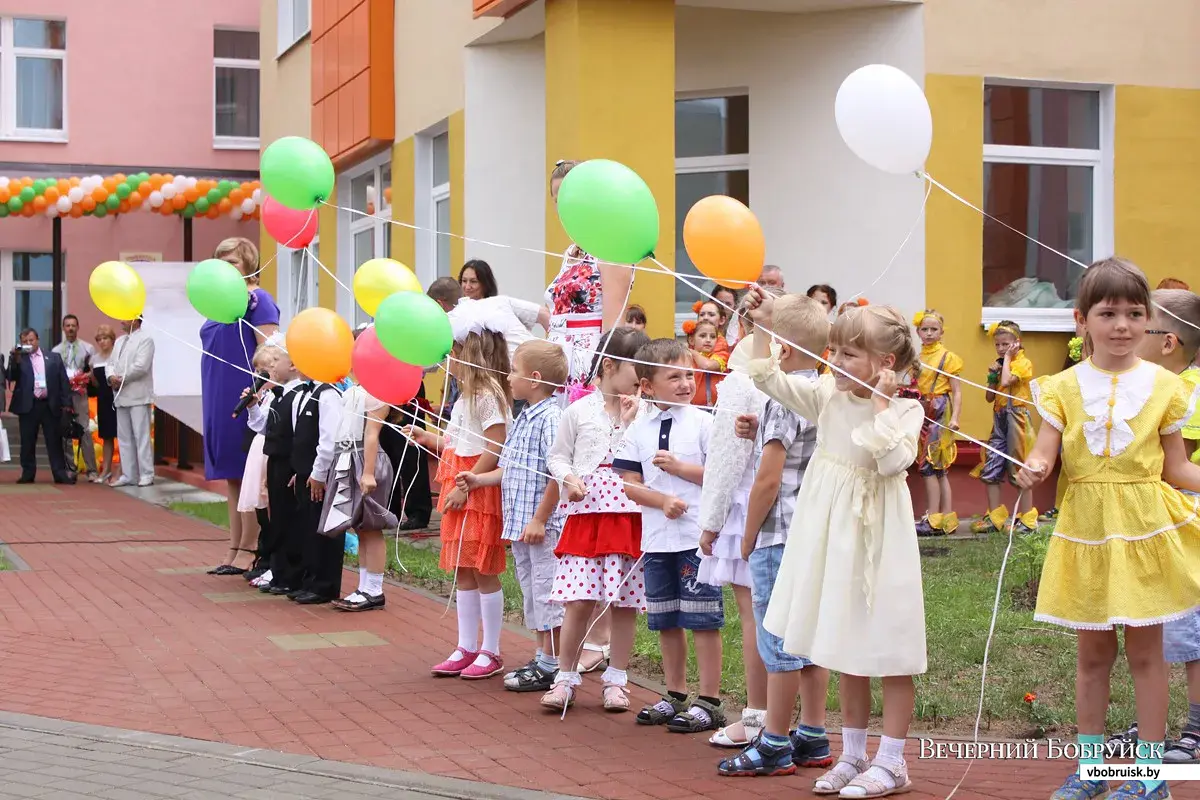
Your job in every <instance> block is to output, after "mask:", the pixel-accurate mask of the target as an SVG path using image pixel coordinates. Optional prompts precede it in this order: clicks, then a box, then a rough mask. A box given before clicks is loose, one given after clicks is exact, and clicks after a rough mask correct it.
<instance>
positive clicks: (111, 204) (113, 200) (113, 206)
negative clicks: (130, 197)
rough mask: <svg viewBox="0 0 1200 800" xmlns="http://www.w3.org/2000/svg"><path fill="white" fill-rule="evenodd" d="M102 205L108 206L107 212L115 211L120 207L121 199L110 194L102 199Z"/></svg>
mask: <svg viewBox="0 0 1200 800" xmlns="http://www.w3.org/2000/svg"><path fill="white" fill-rule="evenodd" d="M104 205H106V206H108V210H109V211H116V210H117V209H118V208H120V207H121V198H120V197H117V196H116V195H115V194H110V195H109V196H108V197H106V198H104Z"/></svg>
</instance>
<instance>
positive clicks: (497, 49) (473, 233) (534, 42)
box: [463, 36, 548, 302]
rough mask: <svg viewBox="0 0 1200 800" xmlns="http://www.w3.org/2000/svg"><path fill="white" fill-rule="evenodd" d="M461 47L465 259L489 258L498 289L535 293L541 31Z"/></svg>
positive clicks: (542, 129)
mask: <svg viewBox="0 0 1200 800" xmlns="http://www.w3.org/2000/svg"><path fill="white" fill-rule="evenodd" d="M465 53H466V56H465V58H466V112H465V114H464V115H463V117H464V124H465V127H466V131H465V136H464V140H465V142H464V147H465V160H466V167H465V189H466V192H465V193H466V197H465V201H464V202H465V206H464V214H465V217H466V219H465V224H466V236H468V237H471V238H475V239H483V240H485V241H489V242H496V243H499V244H506V245H513V247H510V248H501V247H493V246H491V245H484V244H476V243H474V242H467V243H466V248H465V253H466V257H467V258H468V259H471V258H482V259H483V260H484V261H487V262H488V263H489V264H491V266H492V269H493V270H494V271H495V273H496V281H497V283H498V284H499V285H500V291H501V292H502V293H503V294H507V295H511V296H513V297H520V298H522V299H525V300H533V301H538V302H540V301H541V298H542V295H543V293H544V292H545V289H546V280H545V257H543V256H540V255H535V254H533V253H527V252H524V251H521V250H518V249H516V247H530V248H536V249H540V248H542V247H544V246H545V241H546V202H547V197H548V195H547V189H546V180H545V179H546V175H547V162H546V99H545V97H546V58H545V47H544V42H543V37H541V36H537V37H535V38H533V39H528V40H525V41H521V42H511V43H505V44H493V45H476V46H472V47H468V48H466V50H465Z"/></svg>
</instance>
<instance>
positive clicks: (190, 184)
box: [187, 178, 200, 189]
mask: <svg viewBox="0 0 1200 800" xmlns="http://www.w3.org/2000/svg"><path fill="white" fill-rule="evenodd" d="M199 182H200V181H199V180H198V179H196V178H188V179H187V188H189V189H195V188H196V184H197V183H199Z"/></svg>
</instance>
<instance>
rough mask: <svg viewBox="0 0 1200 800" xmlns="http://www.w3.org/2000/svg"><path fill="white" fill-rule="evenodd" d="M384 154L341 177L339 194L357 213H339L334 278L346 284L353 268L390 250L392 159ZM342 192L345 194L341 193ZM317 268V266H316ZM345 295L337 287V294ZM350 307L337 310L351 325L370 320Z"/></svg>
mask: <svg viewBox="0 0 1200 800" xmlns="http://www.w3.org/2000/svg"><path fill="white" fill-rule="evenodd" d="M387 159H388V155H387V153H384V154H383V155H382V156H377V157H376V158H373V159H370V160H368V161H367V162H365V163H363V164H360V165H359V166H357V167H354V168H352V169H349V170H347V171H346V173H345V174H344V175H343V176H342V185H341V187H339V189H338V196H339V197H346V196H348V197H349V198H350V208H352V209H354V211H356V212H358V213H352V214H344V215H343V214H339V215H338V216H339V218H340V219H341V220H345V226H346V227H345V232H346V238H345V240H343V239H341V238H340V237H339V239H338V241H339V242H343V241H344V242H346V243H347V244H344V245H343V244H339V245H338V247H339V253H338V279H339V280H341V281H342V283H344V284H346V285H347V286H350V285H351V283H352V281H353V280H354V271H355V270H357V269H358V267H359V266H360V265H361V264H363V263H364V262H366V261H370V260H371V259H372V258H390V257H391V250H392V224H391V219H392V162H391V161H389V160H387ZM343 192H346V194H343ZM318 269H320V268H319V267H318ZM341 294H345V292H342V290H341V289H340V287H339V296H340V295H341ZM347 300H348V302H349V303H351V304H353V310H351V308H350V307H349V306H348V305H347V306H345V307H343V308H340V309H339V310H340V311H342V313H343V315H344V316H346V317H347V318H350V319H351V320H352V321H353V324H354V325H359V324H361V323H363V322H370V321H371V317H370V316H369V315H368V314H367V312H365V311H363V310H362V308H360V307H359V306H358V304H357V303H354V298H352V297H347Z"/></svg>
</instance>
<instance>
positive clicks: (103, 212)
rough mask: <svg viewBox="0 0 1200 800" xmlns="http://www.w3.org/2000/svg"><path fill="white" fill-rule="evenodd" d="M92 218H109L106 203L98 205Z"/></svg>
mask: <svg viewBox="0 0 1200 800" xmlns="http://www.w3.org/2000/svg"><path fill="white" fill-rule="evenodd" d="M92 216H93V217H106V216H108V206H106V205H105V204H104V203H98V204H97V205H96V209H95V211H93V212H92Z"/></svg>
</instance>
